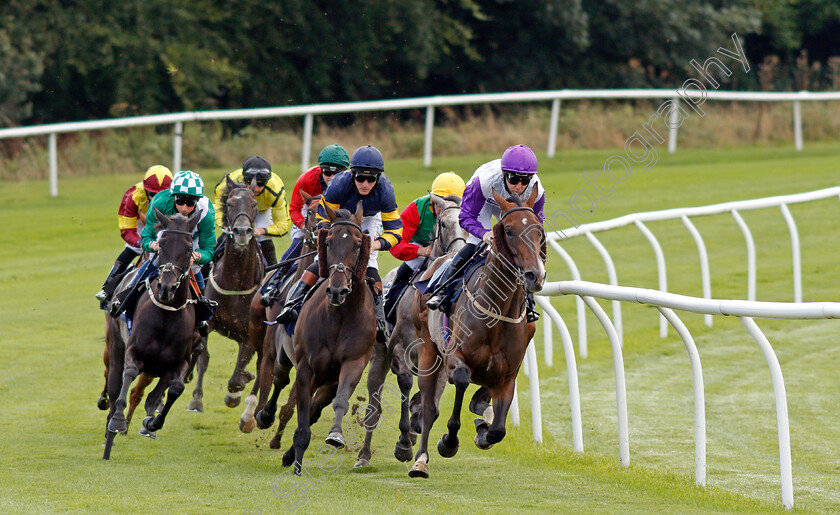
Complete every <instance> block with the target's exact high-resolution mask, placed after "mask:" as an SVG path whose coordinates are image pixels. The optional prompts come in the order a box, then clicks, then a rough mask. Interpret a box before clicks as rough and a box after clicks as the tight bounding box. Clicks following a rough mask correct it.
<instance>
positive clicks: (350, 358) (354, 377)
mask: <svg viewBox="0 0 840 515" xmlns="http://www.w3.org/2000/svg"><path fill="white" fill-rule="evenodd" d="M325 212H326V215H327V219H328V220H329V222H330V228H329V229H321V230H320V232H319V234H318V254H319V258H318V262H319V263H320V265H319V266H320V270H319V275H321V277H325V278H326V280H325V281H324V282H325V283H326V287H319V288H317V289H315V290H314V293H313V294H312V296H311V298H310V299H309V301H308V302H306V303H305V304H304V305H303V307H302V309H301V312H300V316H299V317H298V320H297V326H296V328H295V332H294V341H293V343H294V347H293V348H292V349H288V348H287V349H285V350H286V352H287V354H288V355H289V356H291V357H292V361H293V362H294V365H295V369H297V375H296V377H295V385H296V387H297V413H298V427H297V429H296V430H295V434H294V438H293V441H294V445H293V446H292V447H291V448H290V449H289V450H288V451H287V452H286V453H285V454H284V455H283V466H285V467H288V466H290V465H291V464H292V463H294V473H295V474H296V475H300V474H301V468H302V464H303V454H304V452H305V451H306V448H307V447H308V446H309V442H310V439H311V437H312V431H311V429H310V426H311V425H312V424H313V423H314V422H315V421H316V420H317V419H318V417H319V416H320V413H321V410H322V409H323V408H324V407H326V405H327V404H328V403H329V402H330V401H332V406H333V411H334V412H335V420H334V423H333V426H332V428H331V429H330V432H329V435H328V436H327V438H326V443H327V444H329V445H332V446H334V447H338V448H342V447H344V445H345V443H344V436H343V434H342V430H341V423H342V420H343V418H344V415H345V414H346V413H347V410H348V409H349V407H350V404H349V399H350V396H351V395H352V394H353V391H354V390H355V388H356V385H357V384H358V383H359V380H360V379H361V377H362V373H363V372H364V369H365V366H366V365H367V363H368V361H369V360H370V355H371V352H372V350H373V344H374V342H375V341H376V311H375V308H374V302H373V294H372V292H370V291H369V288H368V287H367V284H366V281H365V273H366V271H367V264H368V258H369V256H370V246H371V238H370V236H368V235H366V234H364V233H363V232H362V228H361V223H362V213H363V207H362V202H361V201H360V202H359V203H358V205H357V206H356V212H355V213H354V214H353V215H350V213H349V212H348V211H346V210H343V209H339V210H337V211H333V210H332V209H330V207H329V206H325ZM278 332H279V331H278ZM316 390H317V391H316ZM313 394H314V395H313Z"/></svg>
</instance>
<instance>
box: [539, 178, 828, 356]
mask: <svg viewBox="0 0 840 515" xmlns="http://www.w3.org/2000/svg"><path fill="white" fill-rule="evenodd" d="M831 197H840V186H834V187H831V188H825V189H821V190H816V191H810V192H806V193H796V194H793V195H780V196H775V197H766V198H760V199H753V200H741V201H735V202H725V203H722V204H713V205H709V206H701V207H686V208H677V209H665V210H662V211H648V212H644V213H633V214H629V215H625V216H621V217H619V218H614V219H612V220H605V221H603V222H594V223H589V224H583V225H579V226H578V227H572V228H569V229H563V230H558V231H553V232H549V233H548V234H547V235H546V236H547V238H548V244H549V246H550V247H551V248H552V249H554V251H555V252H557V254H558V255H559V256H560V257H561V258H562V259H563V261H564V262H565V263H566V266H567V267H568V268H569V272H570V274H571V277H572V279H573V280H580V279H581V275H580V271H579V269H578V267H577V265H576V264H575V261H574V259H573V258H572V256H571V255H570V254H569V253H568V252H567V251H566V250H565V249H563V247H562V245H561V243H562V242H563V241H564V240H566V239H569V238H573V237H575V236H585V237H586V239H587V240H588V241H589V242H590V243H591V244H592V245H593V247H595V249H596V250H597V251H598V253H599V254H600V255H601V257H602V258H603V260H604V263H605V265H606V269H607V275H608V278H609V282H610V284H611V285H613V286H618V277H617V274H616V271H615V265H614V264H613V260H612V257H610V253H609V251H608V250H607V248H606V247H605V246H604V245H603V243H601V241H600V240H598V239H597V238H596V237H595V233H597V232H603V231H609V230H611V229H616V228H619V227H624V226H627V225H635V226H636V227H637V228H638V229H639V231H640V232H641V233H642V234H643V235H644V236H645V238H646V239H647V240H648V242H650V244H651V247H652V248H653V251H654V254H655V255H656V269H657V272H658V277H659V289H660V291H667V289H668V279H667V270H666V268H667V263H666V260H665V255H664V253H663V252H662V247H661V246H660V245H659V242H658V241H657V239H656V236H654V234H653V232H651V230H650V229H649V228H648V227H647V226H646V225H645V223H646V222H659V221H664V220H673V219H679V220H682V222H683V224H684V225H685V227H686V229H688V231H689V233H690V234H691V236H692V237H693V238H694V241H695V243H696V244H697V251H698V254H699V256H700V275H701V279H702V283H703V297H705V298H706V299H711V298H712V287H711V277H710V271H709V256H708V254H707V252H706V245H705V243H704V242H703V236H702V235H701V234H700V231H699V230H698V229H697V227H696V226H695V225H694V224H693V223H692V221H691V218H692V217H698V216H709V215H715V214H721V213H729V214H730V215H731V216H732V217H733V218H734V219H735V222H736V223H737V224H738V227H739V228H740V229H741V232H742V234H743V235H744V242H745V244H746V246H747V292H748V293H747V299H748V300H755V287H756V275H757V273H756V261H755V242H754V241H753V237H752V232H751V231H750V228H749V225H747V222H746V221H745V220H744V219H743V217H741V214H740V212H741V211H748V210H753V209H764V208H769V207H778V208H779V209H781V212H782V215H783V217H784V220H785V223H786V224H787V228H788V231H789V232H790V240H791V254H792V266H793V300H794V302H802V260H801V257H800V247H799V232H798V230H797V227H796V222H795V221H794V218H793V215H792V214H791V212H790V209H789V208H788V206H789V205H790V204H799V203H803V202H811V201H815V200H821V199H826V198H831ZM552 218H553V217H552V216H551V215H549V216H547V217H546V220H551V219H552ZM558 218H559V217H558ZM583 304H584V303H583V302H582V301H581V300H580V299H579V298H578V300H577V314H578V347H579V352H580V356H581V357H582V358H585V357H586V356H587V339H586V311H585V309H584V307H583ZM620 304H621V303H620V302H618V301H613V320H614V323H615V328H616V331H617V333H618V339H619V341H623V336H622V322H621V305H620ZM704 318H705V322H706V325H707V326H709V327H711V326H712V316H711V314H706V316H705V317H704ZM667 326H668V324H667V323H666V320H665V315H664V314H661V315H660V336H662V337H664V336H666V334H667V329H668V328H667ZM546 338H550V337H546ZM546 341H548V340H546ZM548 347H549V346H546V349H548ZM546 352H547V353H549V352H550V351H549V350H546ZM545 360H546V364H548V365H551V362H552V360H551V356H550V355H549V354H546V358H545Z"/></svg>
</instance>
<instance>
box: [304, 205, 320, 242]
mask: <svg viewBox="0 0 840 515" xmlns="http://www.w3.org/2000/svg"><path fill="white" fill-rule="evenodd" d="M317 212H318V209H317V208H315V209H312V208H310V209H309V211H307V213H306V222H305V223H304V224H303V227H304V229H303V243H304V244H306V245H309V247H310V248H312V247H316V246H317V244H318V234H317V233H316V232H315V231H316V230H317V228H318V224H310V222H311V221H312V220H311V219H310V217H317ZM307 227H315V228H314V229H307Z"/></svg>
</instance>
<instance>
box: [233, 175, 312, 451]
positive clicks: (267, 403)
mask: <svg viewBox="0 0 840 515" xmlns="http://www.w3.org/2000/svg"><path fill="white" fill-rule="evenodd" d="M300 194H301V196H302V197H303V201H304V203H305V204H306V206H307V211H306V215H305V216H304V226H303V232H304V237H303V241H302V242H301V250H300V255H301V256H304V257H302V258H300V260H299V261H298V264H297V269H296V271H295V273H294V274H293V275H292V276H290V278H289V279H287V280H286V281H285V283H284V284H282V285H278V286H277V287H278V288H279V289H280V290H279V292H278V294H277V295H276V297H275V300H274V302H272V303H271V305H270V306H268V307H264V306H263V305H262V304H261V303H260V299H261V295H259V294H255V295H254V297H253V299H251V320H250V322H249V326H248V337H249V338H250V340H251V345H252V346H253V347H254V348H262V359H261V360H260V362H259V369H258V370H259V372H258V373H257V381H259V395H260V396H259V399H257V398H256V396H254V395H253V394H252V395H249V396H248V398H247V399H245V406H246V407H245V412H244V413H242V417H241V418H240V419H239V428H240V429H241V430H242V431H243V432H245V433H250V432H251V431H252V430H253V429H254V426H255V425H256V426H257V427H259V428H260V429H268V428H269V427H271V425H272V424H273V423H274V414H275V411H276V410H277V398H278V395H279V394H280V391H281V390H282V389H283V388H285V387H286V385H288V384H289V382H290V381H289V374H290V372H291V369H292V367H293V364H292V361H291V359H290V358H289V357H288V356H287V355H286V353H285V352H284V351H283V345H282V340H283V339H284V338H291V337H290V336H288V335H287V334H285V331H283V330H282V326H281V324H273V325H270V326H269V325H266V321H271V320H274V319H275V318H276V317H277V315H278V314H279V313H280V310H281V309H283V305H284V303H285V301H286V297H287V296H288V295H289V292H290V290H291V289H292V288H293V287H294V285H295V284H297V283H298V281H299V280H300V277H301V276H302V275H303V272H304V271H305V270H306V269H307V268H308V267H309V265H311V264H312V263H313V262H314V261H315V256H314V255H307V254H311V253H312V252H314V251H316V250H317V249H318V235H317V232H316V231H317V230H318V218H317V215H316V214H317V207H318V202H319V201H320V200H321V196H322V195H314V196H311V195H309V194H307V193H306V192H305V191H303V190H300ZM280 272H281V270H275V271H273V272H272V273H273V274H274V273H280ZM270 279H271V276H268V277H266V278H265V280H264V282H265V281H268V280H270ZM278 329H279V330H280V334H279V335H278ZM278 337H279V338H280V339H281V344H278V345H275V341H276V340H277V338H278ZM272 384H274V386H275V390H274V392H275V394H276V395H272V396H271V398H269V393H270V392H271V387H272ZM278 385H279V386H278ZM294 394H295V390H294V388H293V389H292V390H291V391H290V392H289V400H287V401H286V404H285V406H283V408H282V409H281V410H280V419H279V424H278V426H277V432H276V434H275V436H274V438H272V440H271V443H270V444H269V447H271V448H272V449H279V448H280V440H281V439H282V437H283V431H284V430H285V428H286V424H287V423H288V422H289V420H290V419H291V418H292V415H293V414H294V411H295V408H294V405H295V397H294ZM255 413H257V414H258V415H259V416H258V417H256V418H255V416H254V414H255Z"/></svg>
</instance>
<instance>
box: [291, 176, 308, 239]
mask: <svg viewBox="0 0 840 515" xmlns="http://www.w3.org/2000/svg"><path fill="white" fill-rule="evenodd" d="M304 177H305V176H304V175H301V176H300V178H299V179H298V180H297V182H296V183H295V187H294V188H292V198H291V199H290V200H289V216H290V217H291V219H292V223H293V224H295V225H296V226H298V227H299V228H301V229H303V226H304V224H305V223H306V220H304V218H303V214H302V213H301V210H302V209H303V195H301V194H300V192H301V186H302V183H303V180H304ZM306 193H307V195H308V194H309V192H306Z"/></svg>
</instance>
